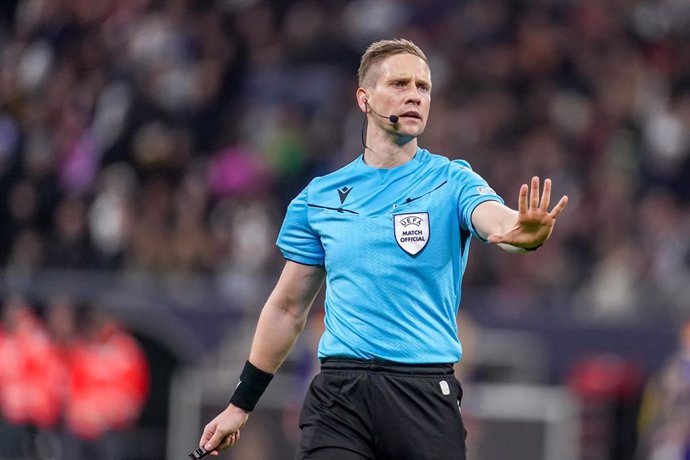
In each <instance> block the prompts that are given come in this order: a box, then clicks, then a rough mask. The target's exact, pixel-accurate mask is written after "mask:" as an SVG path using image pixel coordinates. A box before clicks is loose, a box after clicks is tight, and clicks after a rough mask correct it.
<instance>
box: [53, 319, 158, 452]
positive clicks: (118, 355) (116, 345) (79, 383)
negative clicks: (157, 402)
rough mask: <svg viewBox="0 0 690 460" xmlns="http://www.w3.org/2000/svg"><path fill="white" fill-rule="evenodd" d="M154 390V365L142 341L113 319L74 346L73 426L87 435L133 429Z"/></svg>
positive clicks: (68, 411) (68, 413)
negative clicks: (150, 366)
mask: <svg viewBox="0 0 690 460" xmlns="http://www.w3.org/2000/svg"><path fill="white" fill-rule="evenodd" d="M148 391H149V369H148V364H147V362H146V357H145V355H144V353H143V351H142V350H141V348H140V347H139V344H138V343H137V342H136V341H135V340H134V339H133V338H132V337H131V336H130V335H129V334H127V333H126V332H124V331H122V330H121V329H119V328H118V327H117V326H115V325H114V324H109V325H107V326H105V327H103V328H102V329H101V331H100V332H99V333H98V336H97V337H96V338H94V339H90V340H86V339H84V340H78V341H77V342H76V343H75V345H74V347H73V349H72V353H71V375H70V394H69V398H68V400H67V406H66V420H67V425H68V427H69V428H70V430H71V431H72V432H73V433H74V434H76V435H77V436H79V437H81V438H84V439H97V438H99V437H101V436H102V435H103V434H104V433H106V432H107V431H109V430H111V429H121V428H127V427H129V426H131V425H132V424H133V423H134V422H135V421H136V419H137V417H138V416H139V413H140V412H141V410H142V408H143V406H144V403H145V402H146V397H147V396H148Z"/></svg>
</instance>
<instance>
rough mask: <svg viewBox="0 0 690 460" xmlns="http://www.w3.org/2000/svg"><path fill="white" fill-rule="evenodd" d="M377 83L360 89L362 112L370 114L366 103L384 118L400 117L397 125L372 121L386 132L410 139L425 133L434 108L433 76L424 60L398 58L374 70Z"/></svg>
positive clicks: (391, 59)
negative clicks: (432, 98)
mask: <svg viewBox="0 0 690 460" xmlns="http://www.w3.org/2000/svg"><path fill="white" fill-rule="evenodd" d="M370 71H371V72H373V75H372V76H373V77H374V78H375V80H373V83H372V84H371V85H370V87H366V88H359V89H358V90H357V98H358V102H359V105H360V108H361V109H362V110H365V111H369V109H368V108H367V107H366V102H367V101H368V104H369V105H370V106H371V107H372V108H373V110H375V111H376V112H378V113H379V114H381V115H384V116H385V117H388V116H389V115H393V114H395V115H398V117H399V120H398V122H397V123H391V122H390V121H388V120H387V119H386V118H383V117H378V116H375V115H374V116H373V117H371V121H372V122H373V123H374V124H375V125H376V126H379V127H380V128H382V129H383V130H384V131H387V132H391V133H396V134H398V135H403V136H406V137H417V136H419V135H420V134H422V132H424V127H425V126H426V122H427V119H428V116H429V106H430V105H431V73H430V71H429V66H427V65H426V63H425V62H424V60H423V59H421V58H419V57H418V56H415V55H413V54H407V53H406V54H396V55H393V56H390V57H388V58H386V59H384V60H383V61H382V62H381V63H379V64H378V68H372V69H371V70H370Z"/></svg>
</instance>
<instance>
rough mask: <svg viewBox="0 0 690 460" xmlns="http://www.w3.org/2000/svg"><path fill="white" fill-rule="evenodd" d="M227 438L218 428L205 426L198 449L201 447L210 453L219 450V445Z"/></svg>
mask: <svg viewBox="0 0 690 460" xmlns="http://www.w3.org/2000/svg"><path fill="white" fill-rule="evenodd" d="M227 437H228V434H227V433H226V432H224V431H223V430H221V429H220V428H219V427H217V426H216V427H213V426H209V425H207V426H206V429H205V430H204V435H203V436H202V437H201V442H200V443H199V447H203V448H204V449H206V450H207V451H209V452H211V451H212V450H216V449H219V448H220V445H221V444H222V443H223V441H224V440H225V439H226V438H227Z"/></svg>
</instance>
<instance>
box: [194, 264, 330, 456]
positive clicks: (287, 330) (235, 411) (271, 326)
mask: <svg viewBox="0 0 690 460" xmlns="http://www.w3.org/2000/svg"><path fill="white" fill-rule="evenodd" d="M324 275H325V271H324V268H323V267H322V266H312V265H303V264H299V263H296V262H292V261H287V262H286V264H285V267H284V268H283V272H282V274H281V275H280V279H279V280H278V283H277V284H276V286H275V288H274V289H273V292H272V293H271V295H270V296H269V298H268V300H267V301H266V304H265V305H264V307H263V309H262V310H261V315H260V316H259V322H258V324H257V327H256V332H255V334H254V340H253V342H252V349H251V352H250V354H249V362H250V363H251V364H252V365H253V366H254V367H256V368H258V369H259V370H261V371H263V372H267V373H271V374H273V373H275V372H276V371H277V370H278V368H279V367H280V365H281V364H282V363H283V361H285V358H286V357H287V355H288V353H289V352H290V350H292V347H293V346H294V344H295V342H296V341H297V337H299V334H300V333H301V332H302V330H303V329H304V325H305V324H306V321H307V316H308V314H309V309H310V307H311V305H312V303H313V302H314V298H315V297H316V294H317V293H318V292H319V289H320V288H321V286H322V284H323V280H324ZM248 417H249V412H246V411H244V410H242V409H240V408H238V407H236V406H235V405H233V404H229V405H228V407H227V408H226V409H225V410H224V411H223V412H221V413H220V414H219V415H218V416H217V417H216V418H215V419H213V420H212V421H211V422H210V423H209V424H208V425H206V427H205V428H204V433H203V435H202V436H201V439H200V441H199V447H204V448H205V449H206V450H207V451H209V452H211V455H218V452H219V451H221V450H224V449H227V448H228V447H230V446H232V445H233V444H234V443H235V442H237V440H238V439H239V430H240V428H242V426H244V424H245V423H246V421H247V419H248Z"/></svg>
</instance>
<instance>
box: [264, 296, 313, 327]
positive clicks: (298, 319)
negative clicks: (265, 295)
mask: <svg viewBox="0 0 690 460" xmlns="http://www.w3.org/2000/svg"><path fill="white" fill-rule="evenodd" d="M268 306H269V307H270V308H271V309H273V311H274V312H275V313H276V314H277V315H278V316H279V317H280V318H281V320H282V321H285V322H289V323H290V324H291V326H292V328H293V329H294V330H295V331H296V332H297V333H300V332H302V331H303V330H304V326H305V325H306V323H307V312H308V309H307V308H303V306H302V305H300V304H299V302H290V301H287V302H280V303H271V304H269V305H268Z"/></svg>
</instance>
